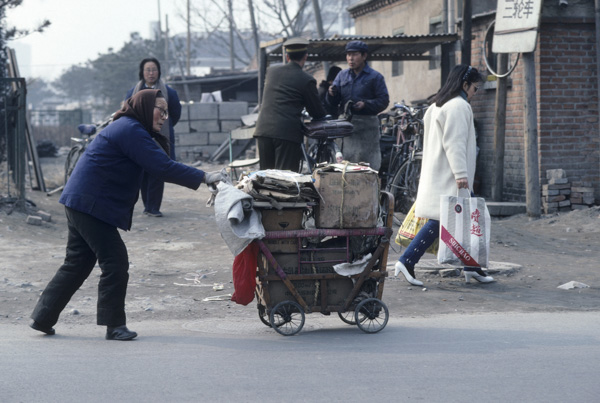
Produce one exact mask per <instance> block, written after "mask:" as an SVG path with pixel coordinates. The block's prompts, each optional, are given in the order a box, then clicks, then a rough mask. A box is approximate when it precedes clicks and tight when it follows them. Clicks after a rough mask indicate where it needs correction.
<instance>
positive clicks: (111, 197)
mask: <svg viewBox="0 0 600 403" xmlns="http://www.w3.org/2000/svg"><path fill="white" fill-rule="evenodd" d="M144 171H145V172H148V173H149V174H150V175H151V176H154V177H156V178H158V179H160V180H162V181H164V182H170V183H176V184H178V185H181V186H185V187H188V188H190V189H198V187H199V186H200V184H201V183H202V182H203V181H204V172H203V171H201V170H199V169H196V168H192V167H189V166H187V165H185V164H181V163H179V162H176V161H173V160H172V159H170V158H169V157H168V156H167V155H166V154H165V152H164V151H163V150H162V149H161V148H160V147H159V146H158V144H157V143H156V142H155V141H154V140H153V139H152V137H151V136H150V133H148V131H147V130H146V129H145V128H144V127H143V126H142V124H141V123H140V122H138V121H137V120H135V119H132V118H130V117H121V118H119V119H117V120H116V121H114V122H112V123H111V124H109V125H108V126H107V127H106V128H105V129H104V130H102V131H101V132H100V133H99V134H98V135H96V137H95V138H94V140H93V141H92V142H91V143H90V145H89V146H88V147H87V149H86V150H85V152H84V153H83V155H82V156H81V158H80V159H79V161H78V162H77V165H76V166H75V169H74V170H73V174H72V175H71V177H70V178H69V180H68V181H67V184H66V185H65V188H64V190H63V192H62V196H61V197H60V199H59V202H60V203H62V204H64V205H65V206H67V207H70V208H72V209H73V210H77V211H80V212H82V213H86V214H89V215H91V216H93V217H96V218H97V219H99V220H102V221H104V222H106V223H107V224H110V225H114V226H115V227H118V228H121V229H123V230H125V231H127V230H129V229H130V228H131V221H132V217H133V208H134V206H135V203H136V202H137V200H138V195H139V193H140V186H141V183H142V174H143V172H144Z"/></svg>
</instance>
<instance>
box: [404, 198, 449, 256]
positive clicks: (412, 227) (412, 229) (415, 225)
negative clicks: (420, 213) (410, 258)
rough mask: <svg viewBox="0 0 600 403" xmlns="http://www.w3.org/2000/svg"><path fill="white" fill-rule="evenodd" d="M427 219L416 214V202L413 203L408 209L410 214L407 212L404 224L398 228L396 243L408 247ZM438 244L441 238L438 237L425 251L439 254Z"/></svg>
mask: <svg viewBox="0 0 600 403" xmlns="http://www.w3.org/2000/svg"><path fill="white" fill-rule="evenodd" d="M427 221H429V220H428V219H427V218H421V217H417V216H415V204H414V203H413V205H412V207H411V208H410V210H409V211H408V214H406V217H405V218H404V221H403V222H402V225H401V226H400V228H399V229H398V233H397V234H396V239H395V241H396V243H397V244H398V245H402V246H404V247H405V248H406V247H408V245H410V243H411V242H412V240H413V239H415V236H416V235H417V233H418V232H419V230H420V229H421V228H423V226H424V225H425V224H426V223H427ZM438 246H439V239H436V240H435V242H434V243H433V244H431V246H430V247H429V248H427V250H426V251H425V253H432V254H434V255H435V254H437V252H438Z"/></svg>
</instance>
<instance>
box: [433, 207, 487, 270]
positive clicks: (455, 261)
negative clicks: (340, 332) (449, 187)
mask: <svg viewBox="0 0 600 403" xmlns="http://www.w3.org/2000/svg"><path fill="white" fill-rule="evenodd" d="M490 225H491V219H490V213H489V211H488V209H487V206H486V205H485V200H484V199H483V198H481V197H460V196H441V198H440V246H439V249H438V255H437V256H438V262H439V263H444V264H450V265H453V266H469V267H488V263H489V252H490Z"/></svg>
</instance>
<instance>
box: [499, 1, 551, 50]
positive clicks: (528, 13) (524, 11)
mask: <svg viewBox="0 0 600 403" xmlns="http://www.w3.org/2000/svg"><path fill="white" fill-rule="evenodd" d="M541 9H542V0H498V6H497V9H496V23H495V25H494V40H493V43H492V52H494V53H525V52H533V51H534V50H535V46H536V42H537V31H538V27H539V22H540V14H541Z"/></svg>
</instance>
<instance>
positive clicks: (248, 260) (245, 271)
mask: <svg viewBox="0 0 600 403" xmlns="http://www.w3.org/2000/svg"><path fill="white" fill-rule="evenodd" d="M257 259H258V244H257V243H256V241H253V242H251V243H250V244H249V245H248V246H246V247H245V248H244V250H243V251H242V252H241V253H239V254H238V255H237V256H236V257H235V258H234V259H233V289H234V292H233V295H232V296H231V300H232V301H233V302H235V303H236V304H240V305H248V304H249V303H250V302H252V301H253V300H254V289H255V288H256V262H257Z"/></svg>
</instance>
